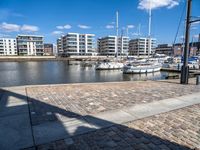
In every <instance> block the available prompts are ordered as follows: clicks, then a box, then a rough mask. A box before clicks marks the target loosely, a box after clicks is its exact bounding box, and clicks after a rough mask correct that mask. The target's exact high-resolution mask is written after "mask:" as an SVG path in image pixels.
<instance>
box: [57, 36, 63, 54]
mask: <svg viewBox="0 0 200 150" xmlns="http://www.w3.org/2000/svg"><path fill="white" fill-rule="evenodd" d="M63 52H64V51H63V36H61V37H60V38H58V39H57V53H58V55H62V54H63Z"/></svg>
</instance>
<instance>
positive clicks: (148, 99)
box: [0, 79, 200, 150]
mask: <svg viewBox="0 0 200 150" xmlns="http://www.w3.org/2000/svg"><path fill="white" fill-rule="evenodd" d="M199 97H200V85H195V80H194V79H190V84H189V85H181V84H179V80H165V81H134V82H115V83H85V84H63V85H41V86H21V87H10V88H2V89H1V91H0V98H1V99H0V129H1V130H0V149H12V150H13V149H28V150H34V149H39V150H46V149H75V150H78V149H80V150H83V149H86V150H89V149H92V150H93V149H127V150H128V149H130V150H131V149H166V150H168V149H200V98H199Z"/></svg>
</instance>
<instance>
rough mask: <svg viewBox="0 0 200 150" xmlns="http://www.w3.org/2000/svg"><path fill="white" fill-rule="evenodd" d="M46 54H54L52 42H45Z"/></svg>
mask: <svg viewBox="0 0 200 150" xmlns="http://www.w3.org/2000/svg"><path fill="white" fill-rule="evenodd" d="M44 55H46V56H52V55H53V44H50V43H45V44H44Z"/></svg>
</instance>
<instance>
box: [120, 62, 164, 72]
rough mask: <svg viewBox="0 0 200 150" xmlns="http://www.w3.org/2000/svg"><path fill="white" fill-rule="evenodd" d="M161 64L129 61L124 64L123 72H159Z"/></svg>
mask: <svg viewBox="0 0 200 150" xmlns="http://www.w3.org/2000/svg"><path fill="white" fill-rule="evenodd" d="M160 69H161V64H159V63H148V62H147V63H139V64H133V63H129V64H126V65H124V67H123V70H122V71H123V73H125V74H129V73H131V74H140V73H151V72H157V71H160Z"/></svg>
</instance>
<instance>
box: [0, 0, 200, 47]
mask: <svg viewBox="0 0 200 150" xmlns="http://www.w3.org/2000/svg"><path fill="white" fill-rule="evenodd" d="M148 1H151V7H152V36H153V37H155V38H157V40H158V43H169V44H171V43H172V41H173V40H174V38H175V33H176V30H177V27H178V23H179V19H180V16H181V13H182V10H183V8H184V4H185V0H0V36H1V37H2V36H5V37H15V36H16V35H17V34H39V35H44V36H45V42H51V43H56V39H57V38H58V37H59V36H60V35H61V34H65V33H67V32H79V33H93V34H96V37H103V36H106V35H115V34H116V30H115V28H113V27H114V26H115V13H116V11H117V10H118V11H119V27H120V33H121V30H122V29H125V28H126V27H127V26H129V36H130V37H131V38H135V37H137V34H138V26H139V24H141V28H140V30H141V31H140V34H141V35H142V36H146V35H147V34H148V13H147V9H148V7H149V5H148ZM192 16H200V0H193V6H192ZM198 33H200V23H198V24H195V25H193V26H192V30H191V36H194V40H197V38H196V35H197V34H198ZM123 34H126V31H125V30H124V31H123ZM183 34H184V21H183V20H182V23H181V28H180V31H179V34H178V37H177V41H179V40H180V39H181V36H182V35H183Z"/></svg>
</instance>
